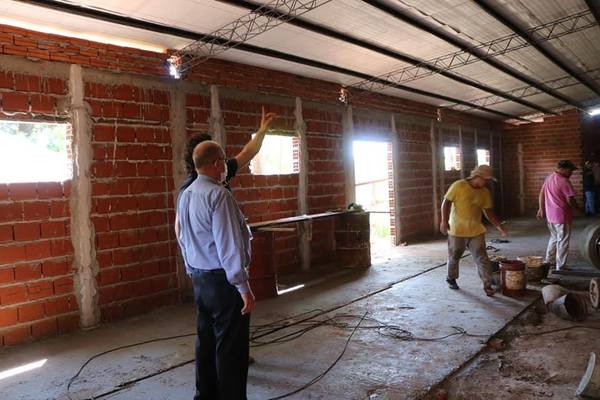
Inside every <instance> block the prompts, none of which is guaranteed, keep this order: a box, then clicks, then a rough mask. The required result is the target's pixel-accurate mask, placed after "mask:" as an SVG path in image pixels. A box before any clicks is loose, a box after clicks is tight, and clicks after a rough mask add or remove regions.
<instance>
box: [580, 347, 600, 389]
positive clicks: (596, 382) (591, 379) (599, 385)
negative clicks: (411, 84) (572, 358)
mask: <svg viewBox="0 0 600 400" xmlns="http://www.w3.org/2000/svg"><path fill="white" fill-rule="evenodd" d="M575 394H576V395H577V396H581V397H583V398H587V399H600V366H598V367H597V366H596V354H595V353H590V359H589V360H588V365H587V369H586V371H585V373H584V374H583V377H582V378H581V382H579V386H578V387H577V391H576V392H575Z"/></svg>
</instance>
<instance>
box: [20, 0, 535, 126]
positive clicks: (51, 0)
mask: <svg viewBox="0 0 600 400" xmlns="http://www.w3.org/2000/svg"><path fill="white" fill-rule="evenodd" d="M16 1H20V2H22V3H27V4H32V5H36V6H40V7H45V8H48V9H52V10H55V11H61V12H65V13H69V14H73V15H78V16H82V17H87V18H92V19H97V20H101V21H105V22H110V23H114V24H119V25H124V26H128V27H132V28H137V29H142V30H147V31H151V32H156V33H162V34H167V35H173V36H177V37H181V38H185V39H190V40H202V39H203V38H205V37H206V34H203V33H199V32H193V31H189V30H185V29H180V28H174V27H171V26H166V25H162V24H157V23H154V22H149V21H144V20H139V19H135V18H131V17H126V16H123V15H118V14H113V13H109V12H105V11H101V10H97V9H93V8H88V7H81V6H76V5H72V4H67V3H63V2H59V1H55V0H16ZM235 45H236V49H237V50H241V51H246V52H249V53H252V54H258V55H262V56H266V57H271V58H275V59H279V60H284V61H289V62H293V63H296V64H300V65H305V66H308V67H313V68H317V69H321V70H325V71H330V72H336V73H340V74H344V75H348V76H353V77H356V78H359V79H373V80H375V81H377V80H378V79H379V78H377V77H375V76H371V75H368V74H365V73H362V72H359V71H353V70H350V69H347V68H342V67H338V66H335V65H330V64H326V63H322V62H320V61H316V60H310V59H307V58H303V57H299V56H296V55H293V54H288V53H283V52H280V51H276V50H272V49H266V48H263V47H259V46H254V45H251V44H248V43H239V44H238V43H235ZM382 83H383V81H382ZM386 86H389V87H393V88H396V89H400V90H404V91H407V92H410V93H414V94H418V95H421V96H426V97H429V98H434V99H438V100H443V101H446V102H448V103H456V104H462V105H465V106H471V105H472V106H473V107H472V109H477V110H480V111H484V112H487V113H489V114H493V115H496V116H500V117H503V118H515V119H518V120H521V121H528V120H526V119H523V118H521V117H519V116H515V115H512V114H508V113H504V112H501V111H497V110H493V109H488V108H485V107H480V106H478V105H476V104H471V103H469V102H466V101H463V100H460V99H455V98H452V97H449V96H443V95H440V94H437V93H432V92H427V91H425V90H420V89H416V88H412V87H409V86H403V85H399V84H396V83H394V82H389V83H387V82H386Z"/></svg>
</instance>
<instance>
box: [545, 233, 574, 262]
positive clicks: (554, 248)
mask: <svg viewBox="0 0 600 400" xmlns="http://www.w3.org/2000/svg"><path fill="white" fill-rule="evenodd" d="M548 230H550V240H549V241H548V249H547V250H546V262H547V263H549V264H551V265H556V269H561V268H562V267H564V266H565V265H566V264H567V257H568V256H569V240H570V239H571V224H570V223H567V224H551V223H548Z"/></svg>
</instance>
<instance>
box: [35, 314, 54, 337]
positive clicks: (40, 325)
mask: <svg viewBox="0 0 600 400" xmlns="http://www.w3.org/2000/svg"><path fill="white" fill-rule="evenodd" d="M57 331H58V322H57V321H56V318H50V319H46V320H44V321H40V322H36V323H34V324H32V325H31V335H32V336H33V337H34V338H36V339H37V338H42V337H45V336H49V335H53V334H55V333H56V332H57Z"/></svg>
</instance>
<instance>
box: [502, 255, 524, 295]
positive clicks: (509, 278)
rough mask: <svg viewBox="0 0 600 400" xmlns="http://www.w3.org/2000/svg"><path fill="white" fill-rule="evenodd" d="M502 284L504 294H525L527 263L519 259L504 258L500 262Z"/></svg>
mask: <svg viewBox="0 0 600 400" xmlns="http://www.w3.org/2000/svg"><path fill="white" fill-rule="evenodd" d="M500 284H501V287H502V294H503V295H505V296H509V297H519V296H523V295H525V288H526V287H527V277H526V275H525V264H524V263H523V262H522V261H519V260H504V261H501V262H500Z"/></svg>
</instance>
